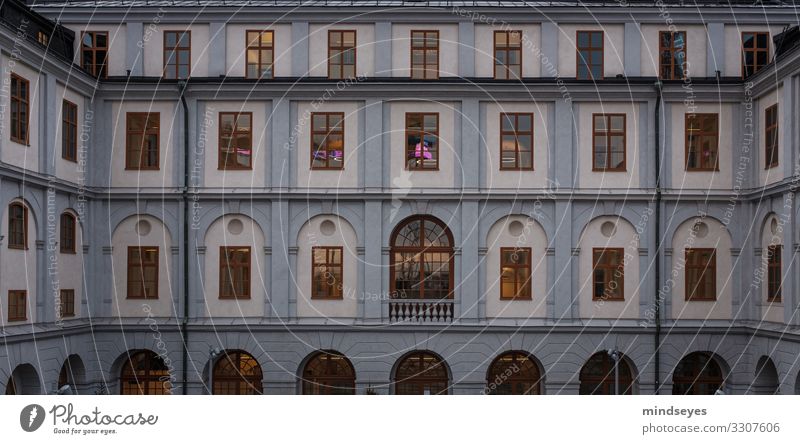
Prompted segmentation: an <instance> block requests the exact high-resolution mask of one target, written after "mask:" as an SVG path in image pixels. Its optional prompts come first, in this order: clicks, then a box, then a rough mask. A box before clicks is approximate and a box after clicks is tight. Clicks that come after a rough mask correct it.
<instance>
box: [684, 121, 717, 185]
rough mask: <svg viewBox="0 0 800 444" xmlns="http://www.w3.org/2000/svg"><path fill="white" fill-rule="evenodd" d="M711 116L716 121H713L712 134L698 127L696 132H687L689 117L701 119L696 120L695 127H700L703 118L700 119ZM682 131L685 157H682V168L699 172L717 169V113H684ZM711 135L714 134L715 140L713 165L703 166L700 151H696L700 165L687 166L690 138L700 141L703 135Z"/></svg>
mask: <svg viewBox="0 0 800 444" xmlns="http://www.w3.org/2000/svg"><path fill="white" fill-rule="evenodd" d="M712 116H713V118H714V119H716V122H715V125H716V131H715V132H714V133H713V134H711V133H708V132H705V131H702V129H698V130H697V131H696V132H692V133H690V132H689V120H690V119H692V118H697V119H701V120H698V126H697V127H698V128H702V126H703V120H702V119H709V118H711V117H712ZM683 132H684V156H685V158H684V168H685V171H690V172H691V171H700V172H702V171H719V114H717V113H686V114H685V117H684V123H683ZM712 135H713V136H714V138H715V139H716V141H717V143H716V145H715V146H714V153H715V156H714V159H715V160H714V165H713V166H703V164H704V163H703V160H702V156H701V154H702V153H700V152H698V153H697V154H696V156H697V158H698V159H699V165H700V166H698V167H689V152H690V138H697V139H698V140H700V141H702V138H703V137H709V136H712ZM698 144H700V142H698Z"/></svg>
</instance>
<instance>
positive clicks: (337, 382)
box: [302, 351, 356, 395]
mask: <svg viewBox="0 0 800 444" xmlns="http://www.w3.org/2000/svg"><path fill="white" fill-rule="evenodd" d="M302 386H303V394H304V395H354V394H355V393H356V372H355V370H353V366H352V364H350V361H349V360H348V359H347V358H346V357H345V356H344V355H342V354H341V353H338V352H327V351H323V352H319V353H317V354H316V355H314V357H313V358H311V359H310V360H309V361H308V363H307V364H306V366H305V368H304V369H303V381H302Z"/></svg>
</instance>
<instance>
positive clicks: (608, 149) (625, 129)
mask: <svg viewBox="0 0 800 444" xmlns="http://www.w3.org/2000/svg"><path fill="white" fill-rule="evenodd" d="M597 117H602V118H603V119H604V120H605V121H606V122H605V123H606V130H605V133H599V132H598V130H597V121H596V119H597ZM613 117H622V131H621V132H619V131H616V132H614V131H612V130H611V119H612V118H613ZM599 135H604V136H605V139H606V152H605V156H606V165H607V166H606V167H598V166H597V156H596V153H597V147H596V146H595V140H596V138H597V137H598V136H599ZM620 135H621V136H622V166H619V167H611V166H610V165H611V155H612V151H611V138H612V137H614V136H620ZM592 171H593V172H627V171H628V115H627V114H626V113H593V114H592Z"/></svg>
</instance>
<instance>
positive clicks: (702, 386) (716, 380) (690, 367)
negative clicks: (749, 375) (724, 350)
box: [672, 352, 723, 395]
mask: <svg viewBox="0 0 800 444" xmlns="http://www.w3.org/2000/svg"><path fill="white" fill-rule="evenodd" d="M722 381H723V380H722V369H721V368H720V366H719V364H718V363H717V361H716V360H714V358H713V357H711V355H710V354H708V353H703V352H694V353H691V354H689V355H687V356H685V357H684V358H683V359H681V362H679V363H678V365H677V366H676V367H675V372H674V373H673V374H672V394H673V395H713V394H714V393H715V392H716V391H717V389H719V388H720V387H722Z"/></svg>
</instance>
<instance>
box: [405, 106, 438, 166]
mask: <svg viewBox="0 0 800 444" xmlns="http://www.w3.org/2000/svg"><path fill="white" fill-rule="evenodd" d="M406 168H407V169H409V170H438V169H439V113H406Z"/></svg>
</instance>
